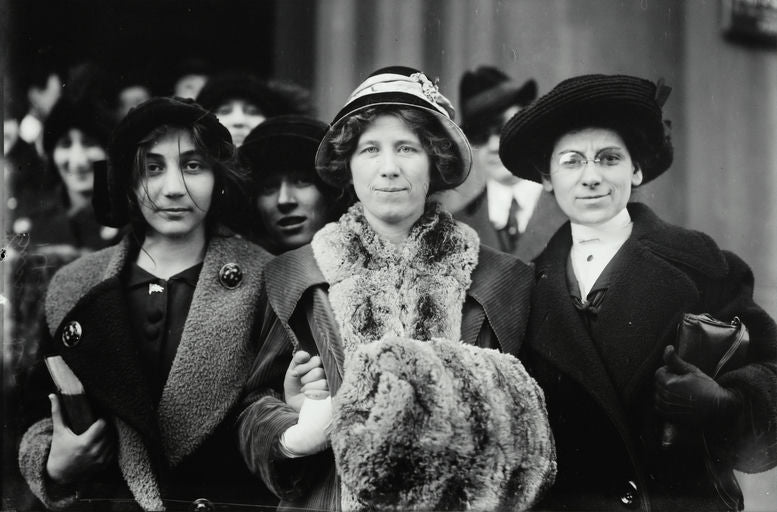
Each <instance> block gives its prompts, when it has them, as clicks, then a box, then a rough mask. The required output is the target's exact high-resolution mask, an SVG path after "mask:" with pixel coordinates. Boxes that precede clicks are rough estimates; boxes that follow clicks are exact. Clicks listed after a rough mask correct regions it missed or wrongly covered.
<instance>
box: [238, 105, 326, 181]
mask: <svg viewBox="0 0 777 512" xmlns="http://www.w3.org/2000/svg"><path fill="white" fill-rule="evenodd" d="M328 128H329V125H327V124H326V123H324V122H323V121H319V120H318V119H314V118H312V117H308V116H299V115H285V116H277V117H271V118H270V119H268V120H266V121H264V122H263V123H261V124H259V125H258V126H257V127H256V128H254V129H253V130H251V133H249V134H248V137H246V139H245V141H244V142H243V145H242V146H240V149H239V153H240V158H241V160H242V161H243V162H245V163H247V164H248V166H249V167H250V169H251V171H252V172H253V173H254V175H261V174H263V173H265V172H278V171H280V172H285V171H305V172H310V173H311V174H313V175H315V173H316V168H315V165H314V164H315V157H316V151H317V150H318V145H319V144H320V143H321V140H322V139H323V138H324V135H325V134H326V132H327V129H328Z"/></svg>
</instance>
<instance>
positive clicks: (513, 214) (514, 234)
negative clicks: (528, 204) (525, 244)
mask: <svg viewBox="0 0 777 512" xmlns="http://www.w3.org/2000/svg"><path fill="white" fill-rule="evenodd" d="M520 209H521V206H520V205H519V204H518V201H516V200H515V197H513V200H512V201H511V202H510V213H509V214H508V215H507V224H506V225H505V227H503V228H502V229H500V230H499V238H500V239H501V242H502V247H503V250H504V251H506V252H512V251H514V250H515V247H516V245H517V244H518V238H520V236H521V232H520V230H519V229H518V211H520Z"/></svg>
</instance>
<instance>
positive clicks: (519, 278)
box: [461, 245, 533, 355]
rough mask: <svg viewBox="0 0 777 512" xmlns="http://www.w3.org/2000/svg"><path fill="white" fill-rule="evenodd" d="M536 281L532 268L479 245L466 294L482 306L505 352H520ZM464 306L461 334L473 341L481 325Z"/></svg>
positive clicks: (479, 317)
mask: <svg viewBox="0 0 777 512" xmlns="http://www.w3.org/2000/svg"><path fill="white" fill-rule="evenodd" d="M532 284H533V276H532V270H531V267H529V266H528V265H526V264H524V263H522V262H520V261H518V260H516V259H515V258H512V257H510V256H507V255H504V254H502V253H499V252H497V251H494V250H493V249H490V248H489V247H486V246H484V245H481V246H480V254H479V256H478V265H477V267H475V270H474V271H473V272H472V285H471V286H470V289H469V290H468V291H467V295H469V296H470V297H472V298H473V299H475V300H476V301H477V302H478V303H479V304H480V305H481V307H482V308H483V311H484V312H485V317H486V318H487V319H488V322H489V324H490V325H491V327H492V328H493V330H494V333H495V334H496V337H497V339H498V340H499V344H500V346H501V348H502V351H504V352H507V353H509V354H514V355H515V354H518V350H519V349H520V346H521V342H522V341H523V334H524V333H525V332H526V322H527V318H528V309H529V301H530V296H531V290H532ZM468 310H469V308H466V306H465V315H464V317H463V318H462V326H461V331H462V333H461V335H462V339H463V340H464V342H465V343H471V344H474V343H475V342H476V340H477V336H478V333H479V332H480V328H481V325H482V321H483V317H482V316H481V315H479V314H477V312H476V313H474V314H467V311H468Z"/></svg>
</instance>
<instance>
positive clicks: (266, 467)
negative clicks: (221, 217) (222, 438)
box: [238, 245, 544, 510]
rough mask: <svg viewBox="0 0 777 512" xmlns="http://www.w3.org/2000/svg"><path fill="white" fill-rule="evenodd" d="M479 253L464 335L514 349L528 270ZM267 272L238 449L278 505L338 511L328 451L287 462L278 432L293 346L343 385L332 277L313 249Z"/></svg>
mask: <svg viewBox="0 0 777 512" xmlns="http://www.w3.org/2000/svg"><path fill="white" fill-rule="evenodd" d="M478 258H479V260H478V264H477V266H476V267H475V269H474V270H473V272H472V275H471V276H472V284H471V286H470V287H469V289H468V290H467V291H466V299H465V301H464V305H463V316H462V325H461V338H462V340H463V342H464V343H468V344H472V345H476V346H480V347H488V348H498V349H501V350H502V351H504V352H507V353H510V354H516V353H517V352H518V350H519V349H520V346H521V343H522V341H523V337H524V332H525V328H526V321H527V317H528V300H529V296H530V294H531V286H532V279H531V270H530V267H529V266H528V265H526V264H524V263H521V262H520V261H519V260H517V259H515V258H513V257H511V256H508V255H505V254H502V253H499V252H497V251H494V250H492V249H490V248H488V247H485V246H482V245H481V246H480V249H479V256H478ZM265 272H266V297H265V299H266V308H265V315H264V322H263V325H262V336H261V337H262V339H263V340H265V341H264V343H263V345H262V348H261V350H260V353H259V356H258V357H257V360H256V361H257V362H256V364H255V366H254V368H253V370H252V375H251V377H250V379H249V382H248V384H247V389H248V390H249V393H248V395H247V396H246V400H245V405H246V409H245V410H244V411H243V413H242V414H241V416H240V421H239V431H238V432H239V438H240V445H241V450H242V452H243V456H244V458H245V460H246V462H247V464H248V465H249V467H250V468H251V470H252V471H253V472H254V473H256V474H257V475H260V476H261V478H262V479H263V480H264V481H265V483H266V484H267V486H268V487H269V488H270V489H271V490H272V491H273V492H275V493H276V494H277V495H278V496H279V497H280V498H281V506H280V508H281V509H284V508H296V507H301V508H310V509H318V510H339V509H340V507H341V485H340V478H339V476H338V474H337V470H336V467H335V460H334V455H333V452H332V450H331V449H329V448H328V449H326V450H324V451H322V452H319V453H317V454H315V455H312V456H308V457H302V458H298V459H286V458H284V457H283V456H282V455H281V454H280V451H279V439H280V436H281V435H282V434H283V432H285V431H286V429H288V428H289V427H290V426H292V425H294V424H296V423H297V417H298V416H297V413H296V412H294V410H293V409H291V408H290V407H288V406H287V405H286V404H285V403H284V402H283V378H284V374H285V371H286V368H287V367H288V365H289V361H290V360H291V356H292V349H293V344H295V343H299V346H300V347H301V348H303V349H305V350H307V351H310V352H311V353H315V354H318V355H320V356H321V360H322V366H323V368H324V372H325V374H326V378H327V381H328V384H329V389H330V392H331V393H332V395H335V394H336V393H337V392H338V390H339V389H340V386H341V384H342V383H343V365H344V359H345V356H344V351H343V346H342V342H341V339H340V334H339V332H338V328H337V323H336V320H335V318H334V314H333V311H332V309H331V308H330V306H329V303H328V297H327V290H328V285H327V281H326V279H325V278H324V275H323V274H322V271H321V270H320V269H319V267H318V265H317V263H316V259H315V258H314V254H313V250H312V249H311V247H310V246H304V247H302V248H300V249H297V250H294V251H291V252H288V253H285V254H283V255H281V256H279V257H278V258H276V259H275V260H273V261H272V262H271V263H270V264H268V266H267V268H266V271H265ZM543 414H544V412H543Z"/></svg>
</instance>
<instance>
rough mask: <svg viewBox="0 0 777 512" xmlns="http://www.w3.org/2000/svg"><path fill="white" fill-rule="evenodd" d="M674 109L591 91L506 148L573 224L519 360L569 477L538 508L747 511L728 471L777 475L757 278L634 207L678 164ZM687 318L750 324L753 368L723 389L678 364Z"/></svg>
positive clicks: (547, 255)
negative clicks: (680, 329) (680, 332)
mask: <svg viewBox="0 0 777 512" xmlns="http://www.w3.org/2000/svg"><path fill="white" fill-rule="evenodd" d="M668 93H669V89H668V87H666V86H664V85H663V84H661V83H659V84H654V83H652V82H650V81H648V80H644V79H641V78H637V77H632V76H619V75H615V76H606V75H587V76H579V77H575V78H571V79H568V80H566V81H564V82H561V83H560V84H559V85H558V86H556V87H555V88H554V89H553V90H552V91H551V92H549V93H548V94H546V95H545V96H543V97H542V98H540V99H539V100H538V101H537V102H536V103H534V104H533V105H532V106H530V107H529V108H527V109H526V110H524V111H522V112H520V113H518V114H517V115H516V116H515V117H513V119H511V120H510V121H509V122H508V124H507V125H506V126H505V128H504V131H503V133H502V140H501V148H500V156H501V158H502V160H503V162H504V163H505V165H506V166H507V168H508V169H510V170H511V171H512V172H513V173H515V174H516V175H518V176H520V177H522V178H526V179H532V180H535V181H537V182H540V183H542V184H543V186H544V187H545V189H546V190H548V191H552V192H553V194H554V195H555V197H556V200H557V201H558V204H559V206H560V207H561V209H562V210H563V211H564V213H565V214H566V215H567V216H568V217H569V222H568V223H566V224H565V225H564V226H562V227H561V228H560V229H559V230H558V231H557V232H556V234H555V235H554V236H553V238H552V239H551V240H550V242H549V243H548V246H547V247H546V248H545V250H544V251H543V253H542V254H540V255H539V256H538V257H537V258H536V259H535V260H534V263H535V274H536V276H535V277H536V287H535V290H534V294H533V297H532V307H531V314H530V322H529V333H528V341H527V343H526V344H525V345H524V347H523V350H522V353H521V355H522V357H523V358H524V360H525V361H526V362H527V366H528V367H530V369H531V371H532V374H533V375H534V376H535V378H537V380H538V382H539V383H540V385H541V386H542V387H543V389H544V391H545V394H546V397H547V400H548V413H549V416H550V419H551V426H552V428H553V432H554V435H555V438H556V441H557V450H558V477H557V479H556V484H555V486H554V487H553V488H552V489H551V490H550V491H549V493H548V495H547V496H546V498H545V500H544V501H543V502H542V503H541V504H540V505H539V506H540V508H544V509H549V510H556V509H564V510H567V509H568V510H616V509H619V508H620V507H627V508H633V509H641V510H737V509H741V508H742V493H741V491H740V490H739V488H738V486H737V484H736V481H735V480H734V478H733V474H732V468H736V469H740V470H742V471H748V472H757V471H762V470H764V469H766V468H768V467H770V466H771V465H774V463H775V461H776V460H777V449H776V448H775V446H777V445H776V444H775V441H776V440H777V401H776V398H775V397H777V364H776V363H777V357H776V356H775V354H777V326H775V323H774V321H773V320H772V319H771V318H770V317H769V316H768V315H767V314H766V313H765V312H764V311H763V310H762V309H761V308H760V307H759V306H758V305H757V304H755V303H754V302H753V298H752V292H753V275H752V273H751V271H750V269H749V268H748V266H747V265H746V264H745V263H744V262H743V261H742V260H741V259H739V258H738V257H737V256H735V255H734V254H732V253H730V252H726V251H722V250H720V249H719V248H718V247H717V245H716V244H715V243H714V242H713V241H712V239H710V237H708V236H707V235H704V234H703V233H699V232H697V231H691V230H688V229H683V228H680V227H677V226H673V225H670V224H667V223H665V222H664V221H662V220H661V219H660V218H659V217H658V216H656V214H655V213H653V211H652V210H651V209H650V208H648V207H647V206H645V205H643V204H639V203H629V199H630V197H631V192H632V189H633V188H634V187H637V186H639V185H642V184H645V183H647V182H649V181H651V180H653V179H655V178H656V177H658V176H659V175H661V174H662V173H663V172H664V171H666V170H667V169H668V168H669V166H670V165H671V163H672V154H673V153H672V145H671V142H670V138H669V134H668V131H667V124H666V123H665V122H664V119H663V114H662V105H663V102H664V101H665V100H666V98H667V95H668ZM683 313H697V314H698V313H707V314H709V315H711V316H713V317H715V318H716V319H718V320H720V321H723V322H730V321H732V320H733V319H734V317H735V316H736V317H739V319H740V320H741V321H742V322H743V323H744V324H745V325H746V326H747V327H748V328H749V329H750V347H749V352H748V359H747V361H746V363H745V364H744V365H743V366H741V367H739V368H738V369H735V370H731V371H728V372H726V373H724V374H723V375H722V376H719V377H718V379H717V380H713V379H712V378H711V377H709V376H707V375H705V374H704V373H702V372H701V371H700V369H699V368H698V367H696V366H694V365H692V364H690V363H689V362H688V361H685V360H683V359H682V358H680V357H679V355H678V353H677V352H676V351H675V349H674V346H673V343H674V341H675V332H676V329H677V325H678V321H679V320H680V318H681V316H682V314H683ZM667 423H671V424H673V425H675V427H674V429H673V430H672V432H674V433H675V434H673V435H672V436H669V437H667V436H666V432H667V429H666V425H667ZM705 451H706V453H705ZM708 465H709V467H707V466H708Z"/></svg>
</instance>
